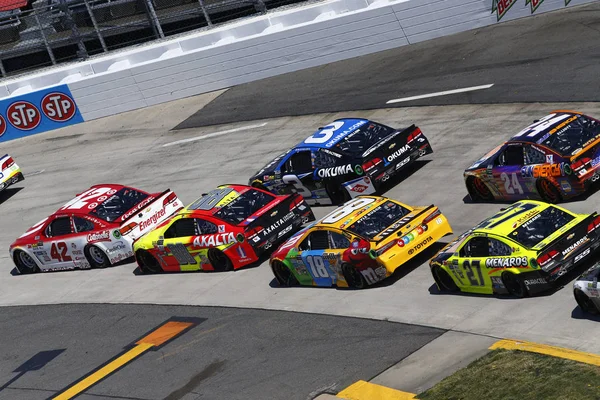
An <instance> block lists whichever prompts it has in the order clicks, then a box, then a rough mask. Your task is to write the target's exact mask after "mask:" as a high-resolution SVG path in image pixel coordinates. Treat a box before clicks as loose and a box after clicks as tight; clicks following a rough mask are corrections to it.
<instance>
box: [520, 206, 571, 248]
mask: <svg viewBox="0 0 600 400" xmlns="http://www.w3.org/2000/svg"><path fill="white" fill-rule="evenodd" d="M573 218H575V217H574V216H572V215H571V214H567V213H566V212H564V211H562V210H559V209H558V208H556V207H552V206H550V207H548V208H546V209H545V210H544V211H542V212H541V213H539V214H537V215H535V216H534V217H533V218H531V219H530V220H529V221H527V222H525V223H524V224H523V225H521V226H520V227H518V228H517V229H515V230H514V231H512V232H511V233H510V235H509V237H510V238H511V239H513V240H514V241H516V242H519V243H520V244H522V245H523V246H525V247H529V248H531V247H534V246H535V245H536V244H538V243H539V242H541V241H542V240H544V239H546V238H547V237H548V236H550V235H552V234H553V233H554V232H556V231H557V230H559V229H560V228H562V227H563V226H565V225H566V224H568V223H569V222H571V220H572V219H573Z"/></svg>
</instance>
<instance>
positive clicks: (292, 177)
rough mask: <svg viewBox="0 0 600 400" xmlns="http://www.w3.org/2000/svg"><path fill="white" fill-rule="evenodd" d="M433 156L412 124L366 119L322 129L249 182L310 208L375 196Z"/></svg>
mask: <svg viewBox="0 0 600 400" xmlns="http://www.w3.org/2000/svg"><path fill="white" fill-rule="evenodd" d="M430 153H433V150H432V149H431V145H430V144H429V141H428V140H427V138H426V137H425V135H424V134H423V133H422V132H421V130H420V129H419V128H418V127H416V126H415V125H411V126H410V127H408V128H406V129H394V128H390V127H389V126H385V125H382V124H379V123H377V122H373V121H369V120H366V119H350V118H348V119H339V120H335V121H334V122H333V123H331V124H329V125H327V126H324V127H321V128H319V129H318V130H317V132H315V133H314V134H313V135H312V136H309V137H308V138H306V139H305V140H304V141H302V142H301V143H299V144H298V145H296V146H295V147H294V148H292V149H290V150H288V151H286V152H285V153H283V154H281V155H279V156H277V157H276V158H275V159H274V160H273V161H271V162H270V163H268V164H267V165H266V166H265V167H264V168H262V169H261V170H260V171H258V172H257V173H256V174H255V175H254V176H252V178H250V181H249V184H250V185H252V186H255V187H258V188H261V189H266V190H269V191H271V192H273V193H275V194H289V193H293V192H296V193H299V194H301V195H302V196H303V197H304V199H305V200H306V202H307V203H308V204H311V205H314V204H318V205H330V204H341V203H344V202H345V201H346V200H349V199H350V198H354V197H356V196H358V195H363V194H373V193H375V192H377V190H378V188H379V186H380V185H381V183H383V182H385V181H387V180H388V179H389V178H390V177H391V176H392V175H394V174H396V173H398V171H400V170H402V169H404V168H405V167H407V166H408V165H409V164H411V163H412V162H413V161H415V160H416V159H418V158H420V157H423V156H424V155H426V154H430Z"/></svg>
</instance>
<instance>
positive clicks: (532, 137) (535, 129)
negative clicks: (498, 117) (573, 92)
mask: <svg viewBox="0 0 600 400" xmlns="http://www.w3.org/2000/svg"><path fill="white" fill-rule="evenodd" d="M580 115H582V114H580V113H576V112H574V111H562V110H559V111H553V112H552V113H550V114H548V115H546V116H545V117H544V118H541V119H540V120H538V121H537V122H534V123H533V124H531V125H529V126H528V127H527V128H525V129H523V130H521V131H520V132H519V133H517V134H516V135H514V136H513V137H512V138H510V140H509V142H530V143H541V142H543V141H544V140H546V139H547V138H548V136H550V135H552V134H554V133H556V132H558V131H559V130H560V129H562V128H564V127H565V126H567V125H568V124H570V123H571V122H573V121H574V120H576V119H577V118H579V116H580Z"/></svg>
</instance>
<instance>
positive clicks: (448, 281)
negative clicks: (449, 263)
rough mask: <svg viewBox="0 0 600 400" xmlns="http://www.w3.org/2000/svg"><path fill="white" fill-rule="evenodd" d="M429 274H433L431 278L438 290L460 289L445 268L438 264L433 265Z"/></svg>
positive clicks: (454, 290) (452, 290)
mask: <svg viewBox="0 0 600 400" xmlns="http://www.w3.org/2000/svg"><path fill="white" fill-rule="evenodd" d="M431 274H432V275H433V280H435V283H437V285H438V287H439V288H440V290H442V291H445V292H458V291H460V289H459V288H458V285H456V282H454V279H452V277H451V276H450V274H449V273H448V272H446V270H445V269H443V268H442V267H440V266H439V265H434V266H433V267H432V268H431Z"/></svg>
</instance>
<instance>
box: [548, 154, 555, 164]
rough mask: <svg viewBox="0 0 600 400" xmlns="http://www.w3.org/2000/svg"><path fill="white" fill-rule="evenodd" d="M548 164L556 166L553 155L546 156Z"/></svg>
mask: <svg viewBox="0 0 600 400" xmlns="http://www.w3.org/2000/svg"><path fill="white" fill-rule="evenodd" d="M546 162H547V163H548V164H554V155H553V154H546Z"/></svg>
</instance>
